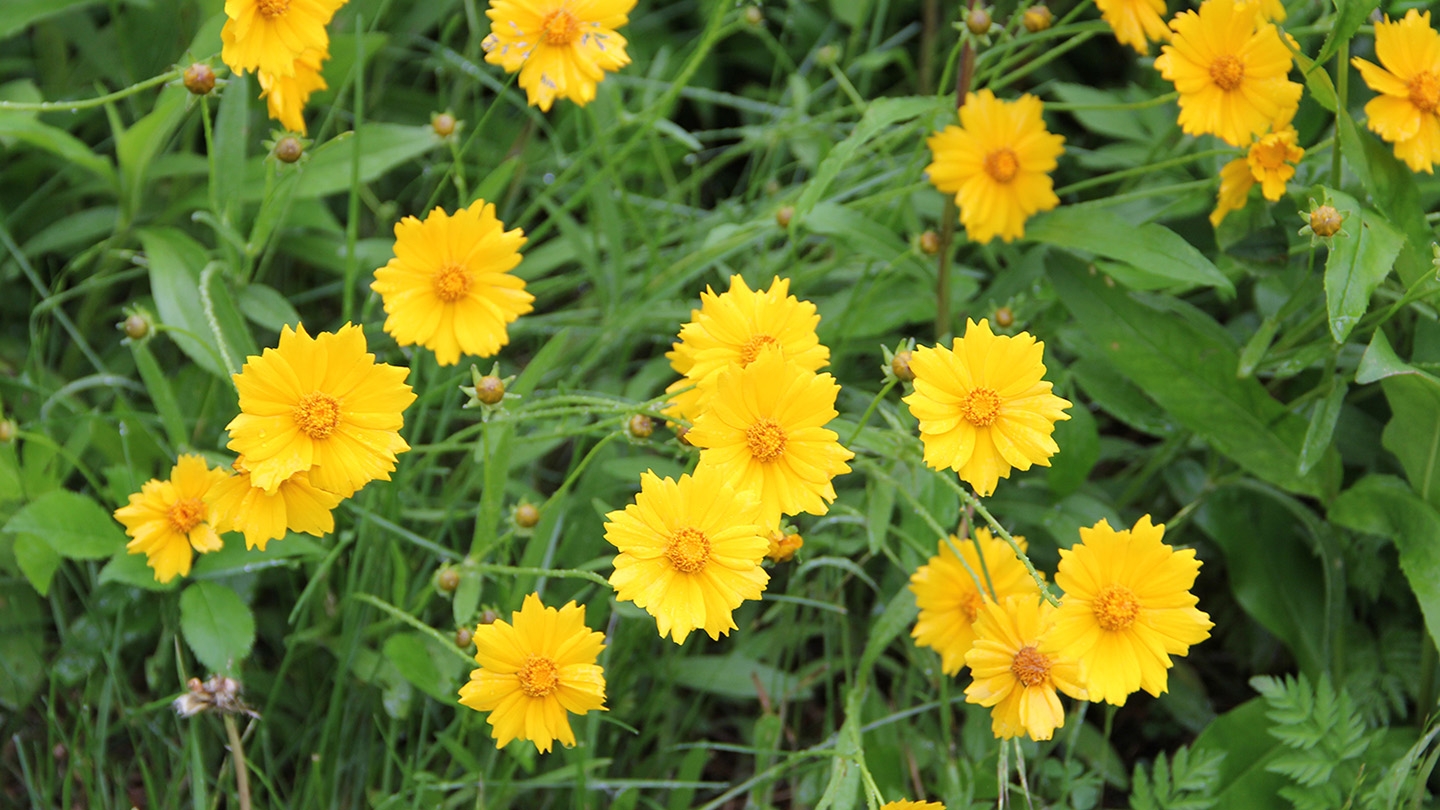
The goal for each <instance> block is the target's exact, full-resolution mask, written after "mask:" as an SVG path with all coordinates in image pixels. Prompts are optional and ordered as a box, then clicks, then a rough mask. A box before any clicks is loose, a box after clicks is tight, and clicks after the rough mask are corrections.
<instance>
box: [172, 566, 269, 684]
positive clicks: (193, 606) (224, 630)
mask: <svg viewBox="0 0 1440 810" xmlns="http://www.w3.org/2000/svg"><path fill="white" fill-rule="evenodd" d="M180 629H181V630H182V631H184V633H185V643H186V644H189V645H190V649H191V651H193V652H194V653H195V657H196V658H198V659H199V660H200V663H201V664H202V665H203V666H204V667H205V668H206V669H207V670H209V671H210V672H216V673H221V674H226V675H234V674H237V673H238V672H239V671H240V664H241V663H242V662H244V660H245V656H247V655H249V654H250V647H251V645H253V644H254V643H255V617H254V616H252V615H251V614H250V607H249V606H248V605H246V604H245V603H244V602H242V601H240V597H239V596H238V595H237V594H236V593H235V592H234V591H232V590H230V589H229V588H227V587H225V586H224V585H220V584H218V583H215V582H196V583H195V584H193V585H191V586H190V587H188V588H186V589H185V591H184V593H182V594H180Z"/></svg>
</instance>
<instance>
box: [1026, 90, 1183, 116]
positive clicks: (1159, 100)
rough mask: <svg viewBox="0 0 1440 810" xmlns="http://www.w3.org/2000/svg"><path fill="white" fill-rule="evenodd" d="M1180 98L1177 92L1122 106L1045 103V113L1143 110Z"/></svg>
mask: <svg viewBox="0 0 1440 810" xmlns="http://www.w3.org/2000/svg"><path fill="white" fill-rule="evenodd" d="M1179 97H1180V93H1179V92H1178V91H1176V92H1173V93H1166V94H1165V95H1163V96H1156V97H1154V98H1149V99H1145V100H1144V101H1131V102H1127V103H1124V104H1081V103H1067V102H1060V101H1047V102H1045V111H1046V112H1052V111H1053V112H1080V111H1084V110H1096V111H1108V110H1143V109H1146V108H1148V107H1159V106H1160V105H1162V104H1169V103H1170V102H1172V101H1174V100H1175V99H1177V98H1179Z"/></svg>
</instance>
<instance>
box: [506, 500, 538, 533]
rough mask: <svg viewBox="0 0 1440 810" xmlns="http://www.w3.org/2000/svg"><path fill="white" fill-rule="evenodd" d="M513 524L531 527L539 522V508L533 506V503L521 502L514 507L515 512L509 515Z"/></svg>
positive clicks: (525, 527) (526, 527)
mask: <svg viewBox="0 0 1440 810" xmlns="http://www.w3.org/2000/svg"><path fill="white" fill-rule="evenodd" d="M511 518H512V519H513V520H514V521H515V525H516V526H519V527H520V528H522V529H533V528H535V524H536V523H539V522H540V510H539V509H537V508H535V504H533V503H522V504H520V505H519V506H516V507H515V513H514V514H513V515H511Z"/></svg>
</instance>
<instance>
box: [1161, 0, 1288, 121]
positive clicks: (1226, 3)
mask: <svg viewBox="0 0 1440 810" xmlns="http://www.w3.org/2000/svg"><path fill="white" fill-rule="evenodd" d="M1259 13H1260V7H1259V5H1258V4H1257V3H1243V4H1239V5H1237V4H1236V2H1235V0H1205V2H1203V3H1201V4H1200V12H1199V13H1198V14H1197V13H1195V12H1194V11H1185V12H1182V13H1180V14H1177V15H1175V19H1173V20H1171V21H1170V28H1171V30H1172V31H1174V32H1175V36H1174V37H1173V38H1172V39H1171V41H1170V44H1169V45H1166V46H1164V47H1163V48H1161V49H1160V51H1161V53H1160V56H1159V58H1157V59H1156V60H1155V67H1156V69H1158V70H1159V71H1160V75H1161V76H1163V77H1165V79H1166V80H1168V81H1170V82H1173V83H1174V84H1175V89H1176V90H1177V91H1179V93H1180V128H1181V129H1182V130H1184V131H1185V132H1186V133H1187V134H1190V135H1204V134H1206V133H1209V134H1212V135H1217V136H1219V137H1220V139H1221V140H1223V141H1225V142H1226V143H1229V144H1230V145H1231V146H1245V145H1247V144H1249V143H1250V139H1251V137H1252V136H1255V135H1259V134H1261V133H1263V132H1264V131H1265V130H1267V129H1269V128H1270V125H1271V123H1272V122H1273V121H1275V120H1276V119H1279V118H1281V117H1282V116H1289V115H1293V114H1294V111H1295V108H1296V107H1297V106H1298V105H1299V103H1300V85H1299V84H1296V83H1295V82H1292V81H1290V80H1288V79H1287V78H1285V77H1286V75H1287V74H1289V73H1290V67H1291V62H1292V59H1291V56H1290V51H1289V50H1288V49H1287V48H1286V47H1285V44H1284V43H1283V42H1281V41H1280V34H1279V32H1278V31H1277V30H1276V28H1275V26H1274V25H1271V24H1270V23H1262V22H1261V21H1260V20H1259V19H1258V16H1259Z"/></svg>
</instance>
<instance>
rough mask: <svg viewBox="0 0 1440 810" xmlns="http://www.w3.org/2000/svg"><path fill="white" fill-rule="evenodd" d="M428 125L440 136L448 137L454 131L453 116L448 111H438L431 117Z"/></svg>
mask: <svg viewBox="0 0 1440 810" xmlns="http://www.w3.org/2000/svg"><path fill="white" fill-rule="evenodd" d="M430 127H431V128H432V129H434V130H435V134H436V135H439V136H440V137H442V138H448V137H450V136H451V135H453V134H454V133H455V116H453V115H451V114H450V113H438V114H436V115H434V116H433V117H431V119H430Z"/></svg>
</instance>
